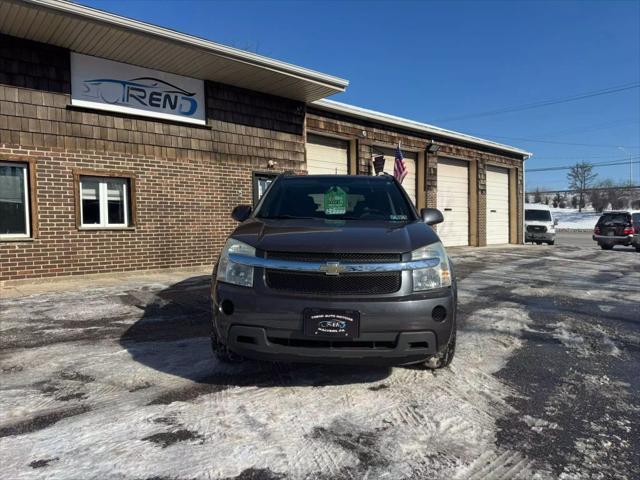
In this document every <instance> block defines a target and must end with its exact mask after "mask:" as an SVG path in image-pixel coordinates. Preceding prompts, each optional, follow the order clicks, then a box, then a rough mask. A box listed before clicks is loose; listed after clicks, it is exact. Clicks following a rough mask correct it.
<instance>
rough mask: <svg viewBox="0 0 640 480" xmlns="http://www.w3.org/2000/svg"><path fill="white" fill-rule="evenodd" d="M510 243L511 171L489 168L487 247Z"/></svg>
mask: <svg viewBox="0 0 640 480" xmlns="http://www.w3.org/2000/svg"><path fill="white" fill-rule="evenodd" d="M501 243H509V170H508V169H506V168H499V167H492V166H488V167H487V245H495V244H501Z"/></svg>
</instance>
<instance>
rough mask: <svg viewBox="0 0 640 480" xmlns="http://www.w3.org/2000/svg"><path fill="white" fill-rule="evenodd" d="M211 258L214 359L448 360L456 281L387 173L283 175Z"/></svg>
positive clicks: (241, 215)
mask: <svg viewBox="0 0 640 480" xmlns="http://www.w3.org/2000/svg"><path fill="white" fill-rule="evenodd" d="M232 217H233V218H234V219H235V220H237V221H239V222H241V223H240V225H239V226H238V227H237V228H236V229H235V231H234V232H233V233H232V234H231V235H230V236H229V239H228V240H227V243H226V245H225V246H224V248H223V250H222V253H221V255H220V259H219V260H218V264H217V266H216V268H215V270H214V278H213V285H212V291H211V294H212V301H213V318H212V323H213V325H212V327H213V328H212V346H213V350H214V352H215V353H216V355H217V356H218V358H219V359H221V360H222V361H232V360H234V359H238V358H240V357H250V358H255V359H262V360H273V361H292V362H297V361H304V362H330V363H364V364H386V365H393V364H410V363H422V364H423V365H424V366H425V367H426V368H439V367H443V366H446V365H448V364H449V363H450V362H451V360H452V358H453V354H454V351H455V341H456V281H455V276H454V273H453V270H452V265H451V263H450V260H449V258H448V257H447V254H446V252H445V250H444V247H443V246H442V243H441V242H440V239H439V238H438V236H437V234H436V233H435V231H434V230H433V228H431V225H433V224H436V223H439V222H442V221H443V218H442V214H441V213H440V212H439V211H438V210H435V209H423V210H422V211H421V212H420V214H418V213H417V212H416V210H415V208H414V207H413V205H412V203H411V200H410V199H409V197H408V196H407V194H406V193H405V191H404V189H403V188H402V187H401V186H400V184H399V183H398V182H397V181H396V180H395V179H394V178H393V177H391V176H388V175H383V176H378V177H373V176H355V175H350V176H349V175H326V176H325V175H322V176H320V175H319V176H314V175H308V176H293V175H281V176H279V177H278V178H277V179H276V180H274V182H273V183H272V184H271V186H270V187H269V189H268V190H267V192H266V193H265V195H264V196H263V197H262V199H261V200H260V202H259V203H258V205H257V206H256V208H255V211H253V210H252V208H251V207H250V206H239V207H236V208H235V209H234V211H233V214H232Z"/></svg>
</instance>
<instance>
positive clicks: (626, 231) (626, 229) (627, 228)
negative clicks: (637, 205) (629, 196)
mask: <svg viewBox="0 0 640 480" xmlns="http://www.w3.org/2000/svg"><path fill="white" fill-rule="evenodd" d="M593 239H594V240H595V241H596V242H598V245H600V248H602V249H603V250H611V249H612V248H613V247H614V246H615V245H624V246H634V247H635V248H636V250H637V251H639V252H640V212H630V211H618V212H604V213H603V214H602V216H601V217H600V219H599V220H598V223H596V227H595V228H594V230H593Z"/></svg>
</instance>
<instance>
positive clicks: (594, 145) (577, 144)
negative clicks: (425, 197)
mask: <svg viewBox="0 0 640 480" xmlns="http://www.w3.org/2000/svg"><path fill="white" fill-rule="evenodd" d="M478 135H480V136H484V137H494V138H504V139H507V140H518V141H520V142H532V143H552V144H554V145H575V146H578V147H606V148H617V147H624V148H640V145H611V144H607V145H605V144H596V143H572V142H556V141H552V140H540V139H533V138H520V137H505V136H502V135H484V134H478Z"/></svg>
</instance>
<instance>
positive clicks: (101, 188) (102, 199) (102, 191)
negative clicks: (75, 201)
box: [78, 175, 129, 230]
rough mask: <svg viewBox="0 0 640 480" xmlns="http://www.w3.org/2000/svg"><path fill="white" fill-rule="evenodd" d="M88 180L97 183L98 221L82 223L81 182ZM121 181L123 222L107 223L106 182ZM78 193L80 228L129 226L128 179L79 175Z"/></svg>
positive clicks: (107, 200)
mask: <svg viewBox="0 0 640 480" xmlns="http://www.w3.org/2000/svg"><path fill="white" fill-rule="evenodd" d="M83 180H85V181H87V180H90V181H92V182H97V183H98V200H99V208H100V223H87V224H85V223H84V212H83V211H82V205H83V202H82V200H83V199H82V182H83ZM114 180H117V181H120V182H122V193H123V197H124V199H123V201H124V223H109V198H108V191H107V182H110V181H114ZM78 183H79V185H78V188H79V195H80V228H82V229H88V230H90V229H94V230H95V229H105V228H128V227H129V189H128V188H127V185H128V183H129V180H128V179H127V178H122V177H96V176H91V175H81V176H80V179H79V182H78Z"/></svg>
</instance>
